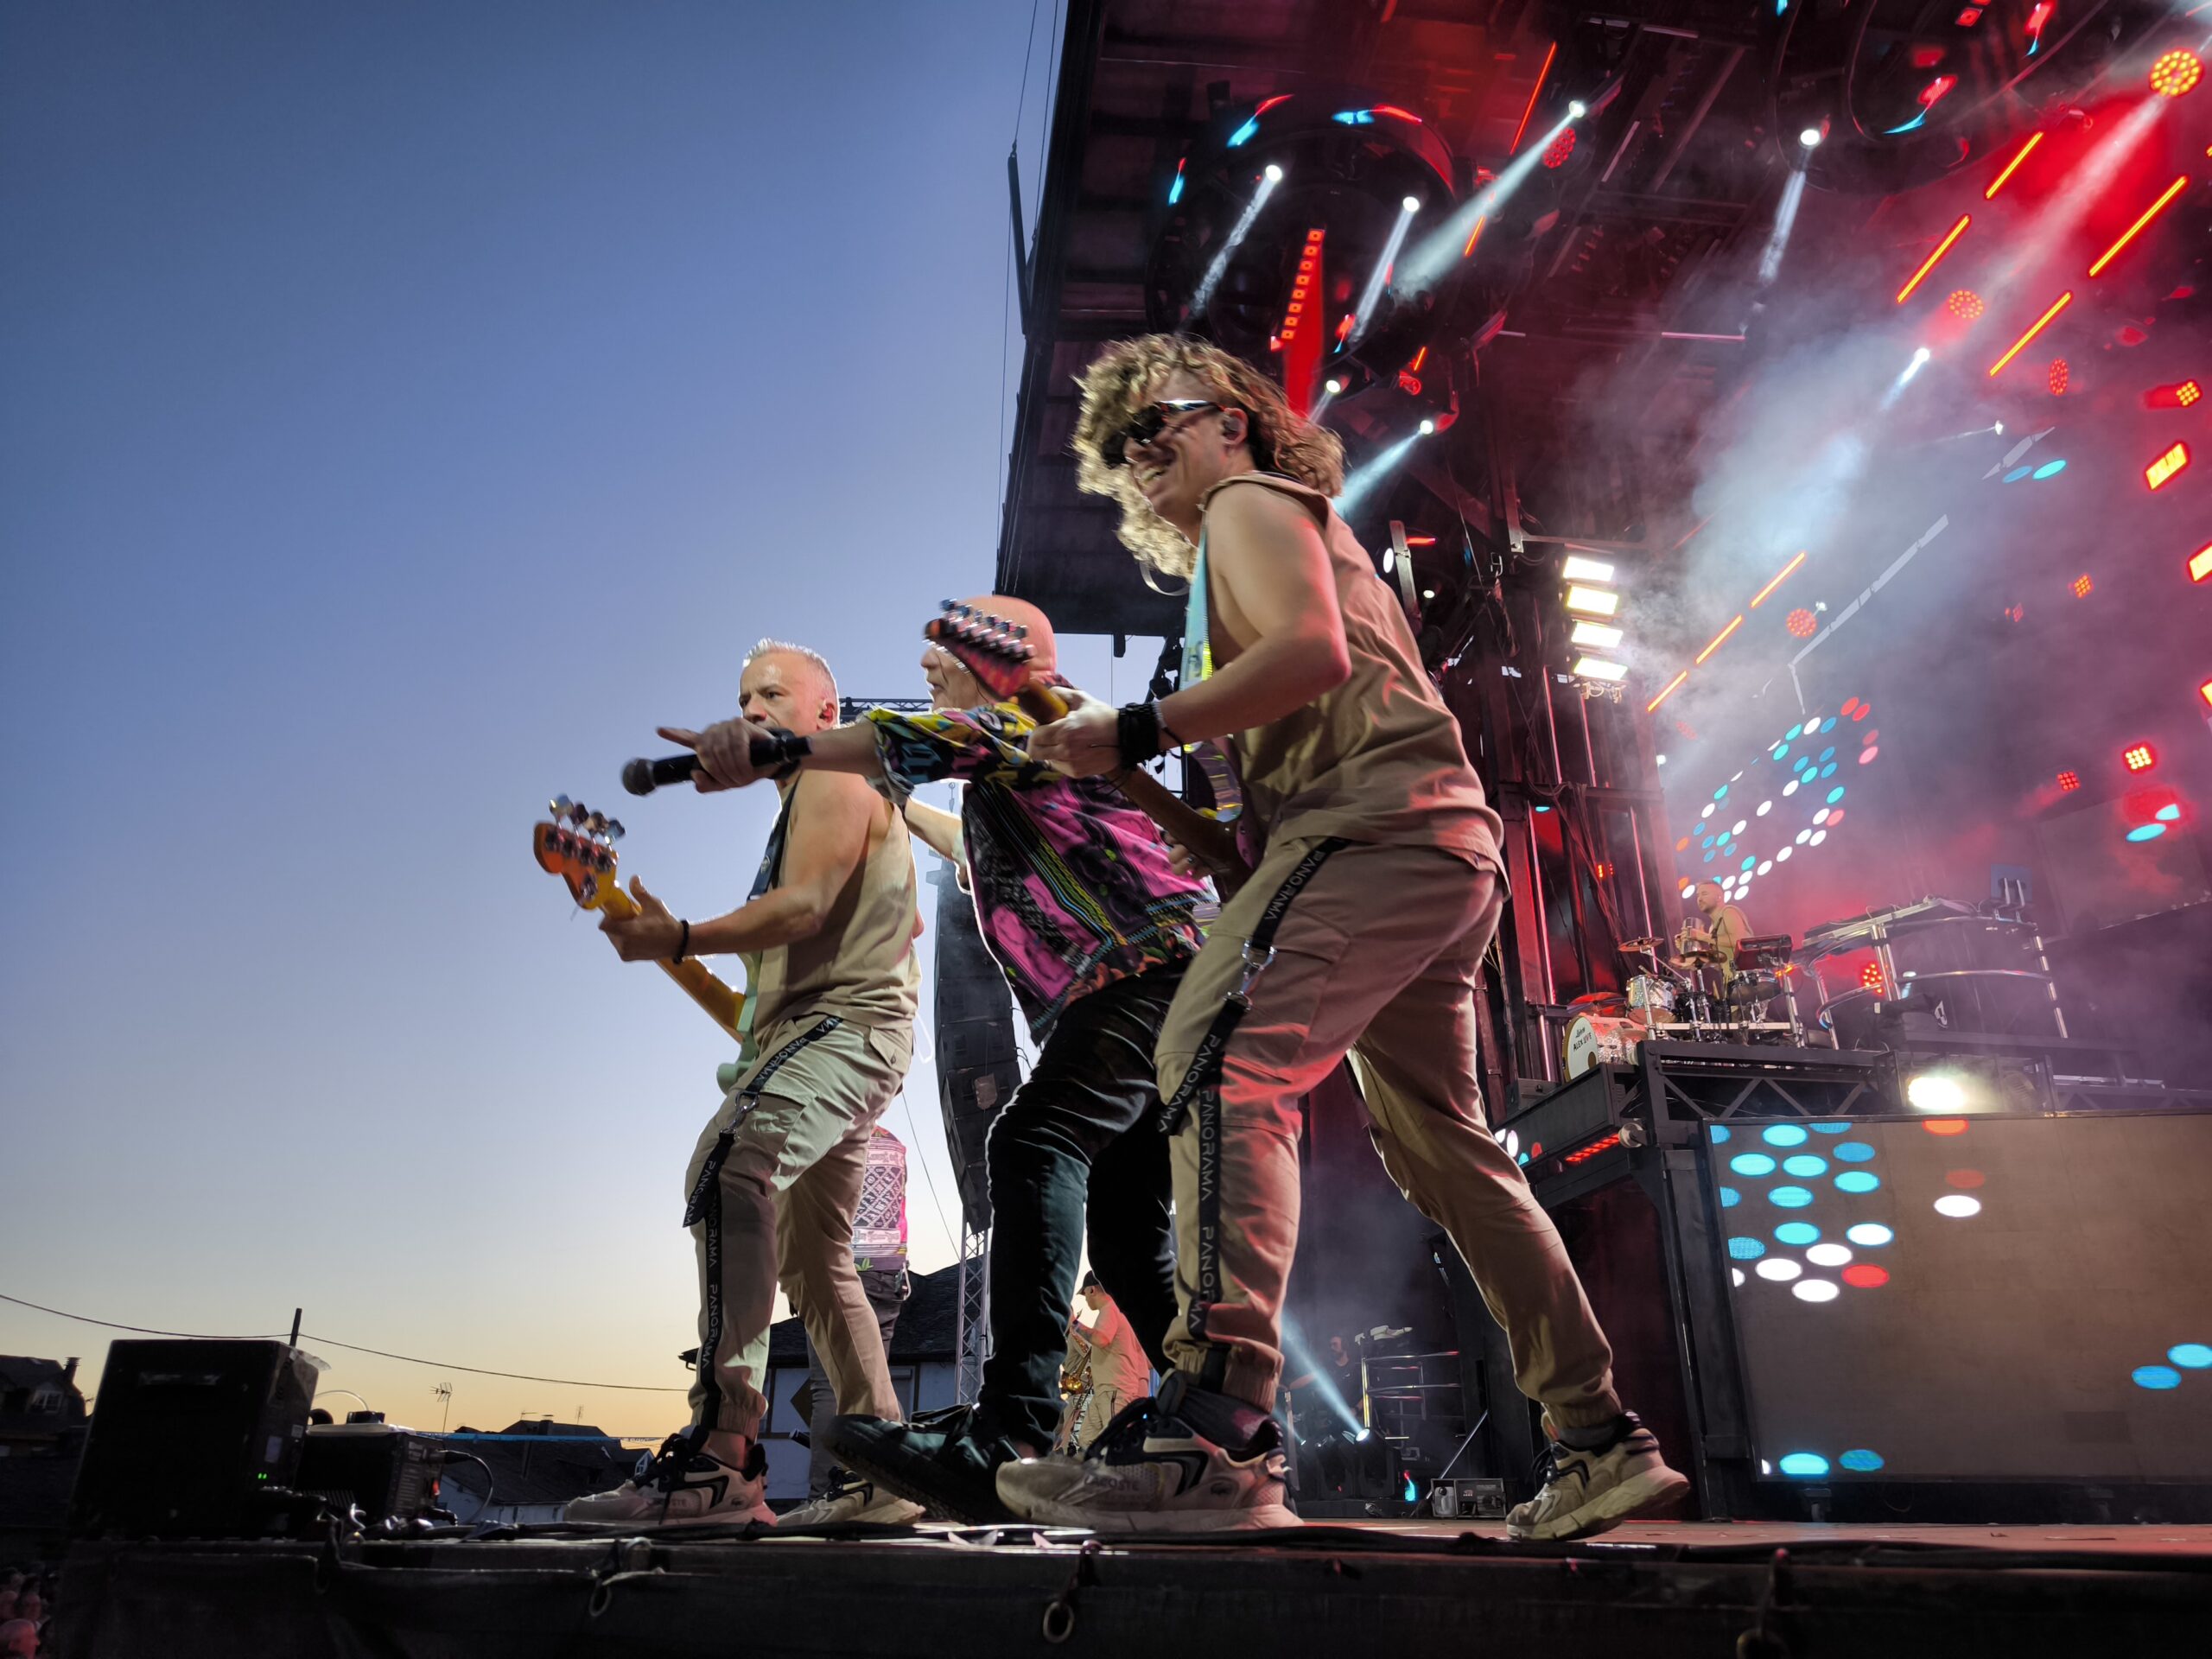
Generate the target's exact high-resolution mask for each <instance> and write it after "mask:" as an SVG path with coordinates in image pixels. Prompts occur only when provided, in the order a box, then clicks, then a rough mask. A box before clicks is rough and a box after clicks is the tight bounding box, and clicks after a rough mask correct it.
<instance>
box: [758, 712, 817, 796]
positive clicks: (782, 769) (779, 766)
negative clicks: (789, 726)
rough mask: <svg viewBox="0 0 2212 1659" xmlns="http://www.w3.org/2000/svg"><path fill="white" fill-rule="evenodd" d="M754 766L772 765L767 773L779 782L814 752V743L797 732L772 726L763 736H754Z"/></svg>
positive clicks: (764, 766)
mask: <svg viewBox="0 0 2212 1659" xmlns="http://www.w3.org/2000/svg"><path fill="white" fill-rule="evenodd" d="M751 748H752V753H753V765H754V766H759V767H762V768H766V767H771V766H772V767H774V768H775V770H774V771H773V772H771V773H770V774H769V775H770V776H771V777H772V778H774V779H776V780H777V782H779V783H781V782H782V781H783V780H784V779H786V778H788V777H790V776H791V774H792V773H793V772H797V771H798V763H799V762H800V761H802V760H805V759H806V757H807V756H808V755H810V754H812V753H814V745H813V743H812V741H810V740H809V739H806V738H804V737H801V736H800V735H799V734H798V733H797V732H787V731H785V729H784V728H782V727H780V726H772V727H770V728H768V734H767V735H766V736H765V737H756V738H754V739H753V742H752V745H751Z"/></svg>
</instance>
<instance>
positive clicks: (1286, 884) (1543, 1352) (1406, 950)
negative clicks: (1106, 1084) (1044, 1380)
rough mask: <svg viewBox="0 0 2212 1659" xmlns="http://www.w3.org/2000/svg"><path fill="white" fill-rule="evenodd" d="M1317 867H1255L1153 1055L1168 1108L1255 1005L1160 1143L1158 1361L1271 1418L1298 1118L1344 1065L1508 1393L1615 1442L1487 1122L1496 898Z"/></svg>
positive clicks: (1588, 1353)
mask: <svg viewBox="0 0 2212 1659" xmlns="http://www.w3.org/2000/svg"><path fill="white" fill-rule="evenodd" d="M1320 845H1321V843H1319V842H1314V841H1291V842H1281V843H1278V844H1276V845H1274V846H1273V847H1270V848H1269V849H1268V854H1267V856H1266V857H1265V858H1264V859H1263V860H1262V862H1261V864H1260V867H1259V868H1258V869H1257V870H1256V871H1255V873H1254V874H1253V876H1252V879H1251V880H1250V881H1249V883H1247V884H1246V886H1245V887H1244V888H1243V891H1241V892H1240V893H1237V895H1236V897H1235V898H1234V899H1231V900H1230V902H1229V904H1228V905H1227V906H1226V907H1225V908H1224V910H1223V912H1222V913H1221V918H1220V919H1219V920H1218V921H1217V922H1216V923H1215V924H1214V925H1213V928H1212V930H1211V931H1210V932H1209V933H1208V935H1207V937H1206V943H1205V949H1204V950H1201V951H1200V952H1199V954H1198V958H1197V960H1196V961H1195V962H1193V963H1192V965H1191V967H1190V969H1188V970H1187V971H1186V972H1185V975H1184V976H1183V984H1182V988H1181V989H1180V990H1179V992H1178V993H1177V995H1176V997H1175V1001H1174V1005H1173V1007H1172V1008H1171V1009H1170V1010H1169V1012H1168V1015H1167V1020H1166V1026H1165V1027H1163V1029H1162V1031H1161V1033H1160V1047H1159V1051H1158V1058H1159V1062H1160V1095H1161V1097H1162V1098H1163V1099H1166V1100H1170V1101H1173V1099H1174V1098H1175V1096H1176V1095H1177V1093H1178V1091H1179V1090H1185V1078H1186V1076H1188V1074H1189V1073H1190V1072H1191V1071H1192V1061H1193V1058H1194V1057H1197V1056H1198V1055H1199V1053H1200V1051H1201V1049H1202V1047H1210V1046H1209V1045H1207V1043H1206V1039H1207V1036H1208V1033H1209V1030H1210V1029H1211V1027H1213V1026H1214V1023H1215V1020H1216V1018H1217V1016H1218V1015H1219V1014H1220V1013H1221V1010H1222V1007H1223V1004H1224V1000H1225V999H1226V998H1227V997H1228V996H1230V995H1231V994H1232V993H1234V992H1236V990H1237V989H1238V988H1239V987H1240V986H1248V988H1249V999H1250V1006H1249V1010H1248V1011H1247V1012H1246V1013H1245V1014H1244V1015H1243V1019H1242V1020H1240V1021H1239V1022H1238V1023H1237V1024H1236V1027H1235V1029H1234V1031H1233V1033H1231V1034H1230V1037H1229V1038H1228V1039H1227V1042H1226V1045H1225V1046H1224V1047H1222V1049H1221V1052H1220V1061H1219V1081H1218V1084H1217V1085H1216V1086H1212V1087H1199V1088H1198V1089H1196V1090H1194V1091H1186V1093H1185V1098H1186V1099H1187V1100H1188V1103H1189V1109H1188V1110H1187V1112H1185V1114H1184V1116H1183V1117H1182V1120H1181V1123H1180V1127H1179V1128H1178V1130H1177V1132H1176V1135H1175V1140H1174V1143H1173V1166H1174V1182H1175V1228H1176V1246H1177V1263H1176V1299H1177V1301H1178V1302H1179V1305H1180V1307H1181V1313H1180V1316H1179V1318H1178V1319H1176V1321H1175V1324H1174V1325H1173V1326H1172V1327H1171V1328H1170V1330H1169V1332H1168V1335H1167V1353H1168V1357H1170V1358H1171V1359H1172V1360H1173V1362H1174V1363H1175V1365H1176V1367H1177V1368H1178V1369H1179V1370H1185V1371H1189V1372H1192V1373H1194V1374H1195V1375H1196V1376H1198V1377H1199V1379H1200V1380H1202V1381H1204V1382H1205V1383H1208V1384H1209V1385H1210V1386H1212V1387H1215V1388H1219V1389H1224V1391H1226V1392H1227V1393H1230V1394H1231V1395H1236V1397H1238V1398H1239V1399H1243V1400H1245V1401H1249V1402H1250V1403H1252V1404H1253V1405H1255V1406H1258V1407H1260V1408H1262V1409H1268V1408H1272V1406H1273V1404H1274V1390H1275V1382H1276V1379H1277V1377H1278V1376H1280V1375H1281V1370H1282V1351H1281V1350H1282V1337H1281V1319H1282V1306H1283V1296H1284V1293H1285V1290H1286V1288H1287V1285H1288V1282H1289V1279H1290V1265H1291V1257H1292V1255H1293V1252H1294V1247H1295V1245H1296V1243H1297V1239H1298V1212H1299V1173H1298V1133H1299V1119H1298V1103H1299V1099H1300V1096H1303V1095H1304V1094H1305V1093H1306V1091H1307V1090H1310V1089H1312V1088H1313V1086H1314V1085H1315V1084H1318V1083H1319V1081H1320V1080H1321V1078H1322V1077H1325V1075H1327V1073H1328V1071H1329V1070H1330V1069H1331V1068H1332V1066H1334V1065H1336V1064H1337V1062H1338V1060H1339V1059H1341V1058H1344V1054H1345V1053H1346V1052H1347V1051H1349V1052H1351V1057H1352V1065H1353V1069H1354V1071H1355V1072H1356V1074H1357V1077H1358V1080H1359V1085H1360V1090H1361V1093H1362V1094H1363V1096H1364V1097H1365V1099H1366V1103H1367V1112H1368V1116H1369V1120H1370V1133H1371V1134H1372V1135H1373V1137H1374V1141H1375V1147H1376V1151H1377V1152H1379V1153H1381V1154H1382V1155H1383V1166H1384V1167H1385V1168H1386V1169H1387V1170H1389V1173H1390V1177H1391V1179H1393V1180H1395V1182H1396V1183H1397V1185H1398V1190H1399V1191H1400V1192H1403V1193H1404V1194H1405V1195H1406V1197H1407V1198H1410V1199H1411V1200H1412V1201H1413V1204H1414V1207H1415V1208H1416V1209H1418V1210H1419V1211H1421V1214H1423V1215H1424V1216H1427V1217H1428V1218H1429V1219H1430V1220H1431V1221H1433V1222H1435V1223H1436V1224H1438V1225H1439V1226H1440V1227H1442V1228H1443V1230H1445V1232H1446V1234H1448V1235H1449V1236H1450V1237H1451V1239H1452V1243H1454V1244H1455V1245H1457V1246H1458V1247H1459V1254H1460V1255H1462V1256H1463V1257H1464V1258H1465V1261H1466V1263H1467V1266H1468V1268H1469V1269H1470V1271H1471V1273H1472V1274H1473V1275H1474V1279H1475V1282H1476V1284H1477V1285H1478V1286H1479V1287H1481V1290H1482V1294H1483V1300H1484V1301H1485V1302H1487V1303H1488V1304H1489V1305H1490V1309H1491V1313H1493V1314H1494V1315H1496V1317H1497V1321H1498V1323H1499V1324H1500V1325H1503V1327H1504V1329H1505V1332H1506V1334H1507V1336H1508V1338H1510V1341H1511V1343H1512V1349H1513V1362H1514V1374H1515V1377H1516V1381H1517V1382H1518V1383H1519V1384H1520V1386H1521V1389H1522V1392H1523V1393H1524V1394H1526V1395H1529V1397H1531V1398H1532V1399H1535V1400H1538V1401H1541V1402H1542V1403H1543V1404H1544V1405H1545V1406H1546V1407H1547V1408H1549V1410H1550V1412H1551V1414H1552V1417H1553V1419H1554V1421H1555V1422H1556V1423H1558V1424H1559V1425H1560V1426H1561V1427H1595V1426H1596V1425H1598V1424H1600V1423H1604V1422H1606V1421H1610V1420H1611V1419H1612V1418H1613V1417H1614V1416H1616V1415H1618V1413H1619V1411H1620V1402H1619V1400H1618V1398H1617V1397H1616V1396H1615V1395H1614V1393H1613V1388H1612V1350H1611V1348H1610V1347H1609V1346H1608V1345H1607V1344H1606V1342H1605V1333H1604V1332H1602V1331H1600V1330H1599V1328H1598V1322H1597V1320H1596V1319H1595V1318H1594V1317H1593V1316H1592V1313H1591V1312H1590V1305H1589V1302H1588V1301H1587V1300H1586V1299H1585V1297H1584V1296H1583V1294H1582V1285H1581V1281H1580V1280H1579V1279H1577V1278H1576V1277H1575V1274H1574V1269H1573V1266H1572V1265H1571V1264H1570V1263H1569V1262H1568V1261H1567V1249H1566V1247H1565V1246H1564V1245H1563V1244H1561V1243H1560V1237H1559V1234H1558V1232H1557V1230H1555V1229H1554V1227H1553V1226H1552V1223H1551V1218H1550V1217H1548V1216H1547V1215H1546V1214H1545V1213H1544V1211H1543V1210H1542V1209H1541V1206H1539V1205H1538V1204H1537V1203H1536V1200H1535V1195H1534V1194H1532V1193H1531V1192H1529V1184H1528V1181H1527V1180H1526V1179H1524V1178H1523V1177H1522V1173H1521V1171H1520V1169H1519V1168H1518V1167H1517V1166H1516V1165H1515V1163H1514V1161H1513V1160H1512V1158H1511V1157H1510V1156H1509V1155H1508V1154H1507V1153H1506V1151H1505V1149H1504V1148H1503V1147H1501V1146H1499V1145H1498V1143H1497V1141H1494V1140H1493V1139H1491V1134H1490V1130H1489V1128H1488V1127H1487V1126H1486V1124H1485V1122H1484V1115H1483V1106H1482V1094H1481V1085H1480V1082H1479V1074H1478V1071H1477V1070H1476V1060H1475V1029H1476V1027H1475V997H1476V974H1477V970H1478V969H1479V967H1480V965H1481V963H1482V959H1483V953H1484V950H1486V949H1487V948H1488V946H1489V944H1490V941H1491V936H1492V935H1493V934H1494V933H1495V932H1496V931H1497V918H1498V913H1499V911H1500V910H1501V909H1502V907H1503V902H1504V891H1503V887H1502V886H1501V885H1500V883H1499V882H1498V880H1497V876H1496V875H1495V874H1494V873H1493V872H1491V871H1489V870H1487V869H1484V868H1480V867H1478V866H1477V865H1475V864H1474V863H1472V862H1471V861H1468V860H1466V859H1465V858H1464V857H1462V856H1460V855H1458V854H1454V853H1449V852H1444V851H1440V850H1438V849H1433V848H1422V847H1393V846H1377V845H1372V844H1368V843H1363V842H1344V843H1338V845H1337V847H1336V849H1335V850H1334V851H1333V852H1332V853H1329V854H1328V855H1326V856H1325V859H1323V860H1322V861H1320V862H1319V864H1318V866H1314V865H1313V864H1312V863H1311V862H1310V860H1311V857H1312V855H1314V854H1315V853H1316V852H1317V850H1318V849H1319V847H1320ZM1301 878H1302V881H1301ZM1270 909H1273V910H1274V911H1275V912H1278V914H1279V916H1280V921H1279V923H1278V925H1277V931H1276V932H1275V935H1274V957H1272V959H1269V960H1268V961H1267V962H1266V965H1265V966H1263V967H1262V966H1258V965H1257V963H1258V955H1257V954H1256V953H1255V954H1253V955H1249V956H1248V952H1247V950H1246V946H1247V942H1248V941H1249V939H1250V938H1251V936H1252V932H1253V930H1254V928H1255V925H1258V924H1259V923H1260V922H1261V919H1262V916H1263V914H1265V913H1266V912H1268V911H1269V910H1270ZM1200 1081H1201V1082H1203V1081H1204V1080H1203V1079H1200Z"/></svg>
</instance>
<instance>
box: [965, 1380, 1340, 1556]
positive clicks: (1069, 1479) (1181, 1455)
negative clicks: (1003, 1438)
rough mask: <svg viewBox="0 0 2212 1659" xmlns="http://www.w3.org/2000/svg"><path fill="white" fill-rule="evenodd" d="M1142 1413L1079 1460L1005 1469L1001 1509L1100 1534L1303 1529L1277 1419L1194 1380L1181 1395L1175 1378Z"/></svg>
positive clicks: (1135, 1412) (1123, 1420)
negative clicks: (1290, 1497)
mask: <svg viewBox="0 0 2212 1659" xmlns="http://www.w3.org/2000/svg"><path fill="white" fill-rule="evenodd" d="M1142 1407H1143V1408H1142V1409H1136V1408H1133V1409H1132V1410H1131V1411H1128V1412H1125V1413H1123V1414H1122V1416H1120V1417H1117V1418H1116V1420H1115V1423H1114V1427H1112V1428H1111V1429H1109V1431H1108V1432H1107V1433H1105V1434H1103V1435H1101V1436H1100V1437H1099V1438H1098V1440H1096V1441H1095V1442H1093V1444H1092V1446H1091V1448H1090V1452H1088V1453H1086V1454H1085V1456H1084V1459H1082V1461H1080V1462H1071V1461H1070V1460H1069V1459H1067V1458H1065V1457H1045V1458H1024V1459H1021V1460H1020V1462H1019V1463H1009V1464H1006V1465H1002V1466H1001V1468H1000V1470H999V1471H998V1489H999V1497H1000V1499H1001V1502H1003V1503H1005V1504H1006V1506H1007V1508H1008V1509H1010V1510H1013V1511H1014V1513H1015V1514H1016V1515H1018V1516H1021V1517H1022V1518H1023V1519H1024V1520H1027V1521H1034V1522H1038V1523H1039V1524H1040V1525H1043V1526H1048V1527H1087V1528H1089V1529H1091V1530H1092V1531H1094V1532H1242V1531H1256V1530H1260V1529H1267V1528H1272V1527H1294V1526H1297V1525H1298V1524H1299V1520H1298V1516H1296V1515H1294V1514H1293V1513H1292V1512H1291V1510H1290V1508H1289V1506H1288V1505H1287V1503H1285V1502H1284V1497H1285V1496H1286V1490H1285V1482H1284V1472H1285V1459H1284V1456H1283V1449H1282V1432H1281V1429H1280V1428H1278V1427H1276V1425H1275V1421H1274V1419H1273V1418H1272V1417H1269V1416H1268V1415H1267V1414H1265V1413H1264V1412H1262V1411H1260V1410H1259V1409H1258V1408H1255V1407H1252V1406H1247V1405H1244V1404H1243V1402H1238V1401H1234V1400H1231V1399H1230V1398H1229V1397H1228V1396H1227V1395H1219V1394H1215V1393H1213V1392H1212V1391H1211V1389H1201V1388H1198V1387H1197V1386H1196V1385H1194V1384H1191V1383H1187V1382H1185V1383H1183V1385H1182V1386H1181V1387H1177V1386H1176V1379H1170V1382H1169V1383H1168V1384H1167V1385H1166V1387H1164V1388H1163V1389H1162V1390H1161V1397H1160V1400H1159V1401H1158V1402H1142ZM1194 1419H1195V1420H1196V1421H1198V1422H1203V1423H1205V1426H1206V1428H1207V1429H1210V1430H1211V1431H1212V1433H1211V1435H1210V1434H1209V1433H1205V1432H1202V1431H1201V1430H1200V1429H1199V1428H1198V1427H1196V1426H1195V1424H1194V1421H1193V1420H1194ZM1215 1436H1218V1438H1215Z"/></svg>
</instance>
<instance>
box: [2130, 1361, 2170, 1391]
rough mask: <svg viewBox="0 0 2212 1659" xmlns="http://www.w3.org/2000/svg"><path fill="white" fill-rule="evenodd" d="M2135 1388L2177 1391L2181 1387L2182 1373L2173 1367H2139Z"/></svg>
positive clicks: (2137, 1368) (2136, 1371) (2136, 1372)
mask: <svg viewBox="0 0 2212 1659" xmlns="http://www.w3.org/2000/svg"><path fill="white" fill-rule="evenodd" d="M2135 1386H2136V1387H2137V1388H2139V1389H2177V1388H2179V1387H2181V1373H2180V1372H2179V1371H2177V1370H2174V1368H2173V1367H2172V1366H2171V1365H2138V1366H2137V1367H2136V1368H2135Z"/></svg>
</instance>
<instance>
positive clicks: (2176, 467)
mask: <svg viewBox="0 0 2212 1659" xmlns="http://www.w3.org/2000/svg"><path fill="white" fill-rule="evenodd" d="M2188 465H2189V446H2188V445H2187V444H2185V443H2177V444H2175V445H2174V446H2173V447H2172V448H2170V449H2168V450H2167V451H2166V452H2165V454H2162V455H2160V456H2159V457H2158V459H2157V460H2156V461H2152V463H2151V464H2150V465H2149V466H2148V467H2145V468H2144V469H2143V481H2144V482H2145V484H2148V485H2149V486H2151V487H2152V489H2154V490H2155V489H2158V488H2161V487H2163V486H2164V485H2166V484H2167V483H2168V482H2170V481H2171V480H2172V478H2173V476H2174V474H2177V473H2178V472H2180V471H2181V470H2182V468H2183V467H2186V466H2188Z"/></svg>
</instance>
